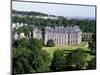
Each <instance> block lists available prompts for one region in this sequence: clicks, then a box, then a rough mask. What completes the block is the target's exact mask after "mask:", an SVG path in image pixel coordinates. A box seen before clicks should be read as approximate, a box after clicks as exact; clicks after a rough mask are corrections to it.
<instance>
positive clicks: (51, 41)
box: [46, 39, 55, 47]
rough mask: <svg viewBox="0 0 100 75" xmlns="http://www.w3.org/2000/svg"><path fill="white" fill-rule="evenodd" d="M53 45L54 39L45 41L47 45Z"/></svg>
mask: <svg viewBox="0 0 100 75" xmlns="http://www.w3.org/2000/svg"><path fill="white" fill-rule="evenodd" d="M54 45H55V43H54V41H53V40H52V39H50V40H48V41H47V45H46V46H48V47H53V46H54Z"/></svg>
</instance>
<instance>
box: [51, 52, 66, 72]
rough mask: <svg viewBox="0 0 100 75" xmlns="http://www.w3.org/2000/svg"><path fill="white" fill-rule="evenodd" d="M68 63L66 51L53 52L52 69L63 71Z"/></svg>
mask: <svg viewBox="0 0 100 75" xmlns="http://www.w3.org/2000/svg"><path fill="white" fill-rule="evenodd" d="M65 65H66V58H65V56H64V51H61V50H56V51H55V52H54V54H53V60H52V62H51V70H52V71H62V70H64V68H65Z"/></svg>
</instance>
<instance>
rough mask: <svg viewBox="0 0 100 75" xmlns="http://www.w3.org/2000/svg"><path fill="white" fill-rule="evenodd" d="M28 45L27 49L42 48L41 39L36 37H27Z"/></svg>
mask: <svg viewBox="0 0 100 75" xmlns="http://www.w3.org/2000/svg"><path fill="white" fill-rule="evenodd" d="M29 42H30V45H29V49H31V50H32V51H35V50H41V49H42V41H41V40H39V39H36V38H34V39H33V38H32V39H29Z"/></svg>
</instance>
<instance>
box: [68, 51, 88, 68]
mask: <svg viewBox="0 0 100 75" xmlns="http://www.w3.org/2000/svg"><path fill="white" fill-rule="evenodd" d="M68 58H69V59H68ZM87 58H88V55H87V53H86V52H84V51H83V50H82V49H77V50H74V51H72V52H71V53H69V55H68V57H67V62H68V63H69V64H68V65H70V66H71V67H73V68H74V69H76V70H78V69H86V68H87V65H88V63H87V62H88V60H87Z"/></svg>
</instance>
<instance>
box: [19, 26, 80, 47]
mask: <svg viewBox="0 0 100 75" xmlns="http://www.w3.org/2000/svg"><path fill="white" fill-rule="evenodd" d="M19 37H20V38H25V35H24V33H21V34H20V36H19ZM28 38H38V39H43V40H44V43H45V45H46V44H47V41H48V40H50V39H52V40H54V43H55V44H56V45H78V44H79V43H80V42H81V39H82V31H81V30H80V28H79V27H78V26H73V27H72V26H70V27H63V26H59V27H44V29H42V28H37V27H34V28H33V31H32V32H29V34H28Z"/></svg>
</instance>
